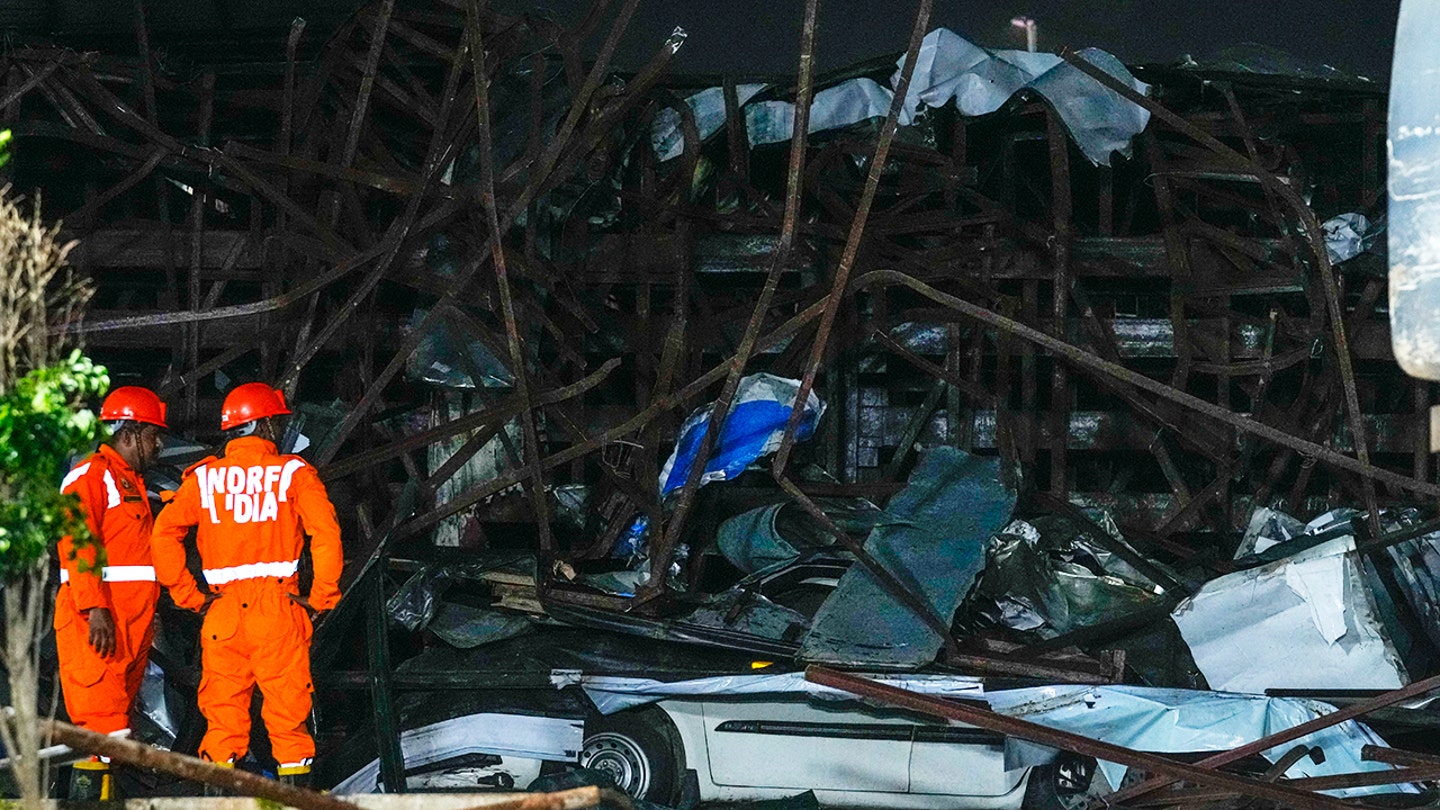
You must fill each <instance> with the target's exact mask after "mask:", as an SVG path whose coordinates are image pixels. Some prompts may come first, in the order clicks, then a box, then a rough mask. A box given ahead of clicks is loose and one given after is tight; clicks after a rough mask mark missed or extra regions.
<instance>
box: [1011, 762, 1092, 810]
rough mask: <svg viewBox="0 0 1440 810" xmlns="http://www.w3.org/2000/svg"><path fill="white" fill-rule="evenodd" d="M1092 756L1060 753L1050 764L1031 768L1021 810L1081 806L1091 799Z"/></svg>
mask: <svg viewBox="0 0 1440 810" xmlns="http://www.w3.org/2000/svg"><path fill="white" fill-rule="evenodd" d="M1094 778H1095V760H1094V759H1092V758H1090V757H1082V756H1077V755H1075V754H1061V755H1060V756H1059V757H1057V758H1056V760H1055V761H1054V762H1052V763H1050V764H1049V765H1040V766H1038V767H1035V768H1031V769H1030V781H1029V782H1028V783H1026V785H1025V802H1024V805H1023V807H1024V810H1080V808H1083V807H1084V806H1085V805H1086V804H1087V803H1088V802H1089V800H1090V783H1091V782H1092V781H1094Z"/></svg>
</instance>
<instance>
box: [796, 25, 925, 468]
mask: <svg viewBox="0 0 1440 810" xmlns="http://www.w3.org/2000/svg"><path fill="white" fill-rule="evenodd" d="M934 7H935V3H934V0H920V3H919V8H918V9H916V12H915V23H914V25H913V27H912V28H911V30H910V43H909V46H908V47H907V48H906V49H905V62H904V65H903V66H902V67H901V68H900V81H899V82H898V83H897V84H896V85H895V96H894V98H892V99H891V102H890V110H889V112H888V113H887V114H886V116H885V123H884V125H883V126H882V127H881V128H880V137H879V138H878V139H877V140H876V142H875V153H874V155H873V156H872V158H871V163H870V167H869V172H868V174H867V175H866V177H865V188H864V190H863V191H862V192H861V193H860V201H859V204H858V205H857V206H856V209H855V218H854V219H853V220H852V221H851V224H850V233H849V235H848V236H847V237H846V240H845V249H844V252H843V253H841V256H840V264H839V266H838V267H836V268H835V277H834V279H833V280H832V282H831V289H830V295H829V297H828V299H827V300H826V303H825V312H824V314H823V315H822V316H821V319H820V325H819V326H818V327H817V329H816V334H815V341H814V343H813V344H812V345H813V348H812V350H811V352H810V359H809V360H808V361H807V362H806V366H805V375H804V377H802V378H801V380H800V390H798V391H796V392H795V400H794V402H793V403H791V407H790V419H789V421H788V422H787V423H786V425H785V435H784V436H783V437H781V439H780V446H779V448H778V449H777V450H776V451H775V459H774V461H773V462H772V464H771V469H772V470H773V471H774V473H775V477H776V478H777V479H778V478H782V477H783V476H784V474H785V468H786V466H787V465H789V463H790V452H791V449H792V448H793V447H794V445H795V435H796V432H797V431H799V429H800V419H801V417H802V416H803V415H804V413H805V402H806V401H807V399H808V398H809V396H810V391H811V389H812V388H814V387H815V376H816V375H817V374H818V373H819V371H820V364H821V362H823V361H824V359H825V349H826V344H828V343H829V341H830V330H831V328H832V327H833V326H834V325H835V315H836V313H837V312H839V309H840V299H841V298H842V297H844V295H845V289H846V286H847V285H848V284H849V281H850V271H851V270H852V269H853V268H854V266H855V260H856V258H858V256H859V253H860V241H861V238H862V237H863V236H864V234H865V222H866V220H868V219H869V217H870V208H871V206H872V205H873V204H874V202H875V194H876V192H877V191H879V188H880V175H881V173H882V172H883V171H884V168H885V162H886V159H887V158H888V157H889V154H890V145H891V144H892V143H894V141H895V133H896V131H897V130H898V129H899V126H900V111H901V110H902V109H903V108H904V106H905V97H906V96H907V95H908V94H909V92H910V80H911V78H912V77H913V76H914V74H915V63H916V61H917V59H918V57H919V54H920V43H921V41H922V40H923V39H924V38H925V32H926V30H927V29H928V28H929V25H930V13H931V11H932V10H933V9H934Z"/></svg>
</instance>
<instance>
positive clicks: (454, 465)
mask: <svg viewBox="0 0 1440 810" xmlns="http://www.w3.org/2000/svg"><path fill="white" fill-rule="evenodd" d="M507 424H508V421H498V420H497V421H494V422H490V423H488V424H486V425H485V426H484V427H482V428H481V429H480V430H478V431H476V433H475V435H473V436H471V437H470V438H468V439H466V440H465V443H464V444H462V445H460V447H459V448H457V449H456V450H455V452H454V453H451V454H450V457H449V458H447V459H445V461H444V463H442V464H441V465H440V466H439V467H437V468H435V469H434V470H432V471H431V472H430V474H429V475H428V476H425V477H424V478H423V479H417V480H418V481H419V489H420V494H421V496H422V497H426V498H429V499H431V500H433V499H434V498H435V492H436V490H438V489H440V487H441V486H443V485H444V484H445V482H446V481H449V480H450V478H451V477H452V476H454V475H455V473H457V472H459V471H460V468H461V467H464V466H465V465H466V464H468V463H469V462H470V459H471V458H474V456H475V454H476V453H478V452H480V450H481V448H483V447H484V446H485V445H487V444H489V443H490V442H491V440H492V439H494V438H495V437H496V436H497V435H501V436H503V435H504V431H505V425H507ZM403 457H404V456H402V458H403ZM519 464H523V462H522V461H517V466H518V465H519Z"/></svg>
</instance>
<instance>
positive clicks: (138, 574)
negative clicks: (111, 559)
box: [60, 565, 155, 585]
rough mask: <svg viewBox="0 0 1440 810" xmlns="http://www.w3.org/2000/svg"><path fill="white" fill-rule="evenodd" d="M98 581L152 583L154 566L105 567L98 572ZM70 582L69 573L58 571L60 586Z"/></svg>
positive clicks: (62, 570) (62, 569)
mask: <svg viewBox="0 0 1440 810" xmlns="http://www.w3.org/2000/svg"><path fill="white" fill-rule="evenodd" d="M100 579H102V580H104V581H105V582H154V581H155V566H153V565H107V566H105V568H103V569H102V570H101V571H100ZM69 581H70V572H69V571H67V570H65V569H64V568H61V569H60V584H61V585H64V584H65V583H67V582H69Z"/></svg>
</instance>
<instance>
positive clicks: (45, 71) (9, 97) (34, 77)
mask: <svg viewBox="0 0 1440 810" xmlns="http://www.w3.org/2000/svg"><path fill="white" fill-rule="evenodd" d="M12 64H13V62H12ZM59 69H60V62H59V60H55V61H51V62H50V63H48V64H46V65H45V66H44V67H41V68H40V69H39V70H38V71H33V72H32V71H26V70H25V69H24V68H21V72H23V73H25V74H26V78H25V81H23V82H21V83H20V84H19V85H17V86H16V87H15V88H13V89H11V90H10V91H9V92H7V93H6V94H5V95H4V96H0V108H3V107H9V106H10V105H11V104H14V103H15V102H16V101H18V100H19V99H20V97H21V96H23V95H25V94H26V93H28V92H30V91H31V90H34V89H35V88H36V87H37V86H38V85H39V84H40V83H41V82H43V81H45V80H46V79H48V78H50V74H52V73H54V72H55V71H57V70H59Z"/></svg>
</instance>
